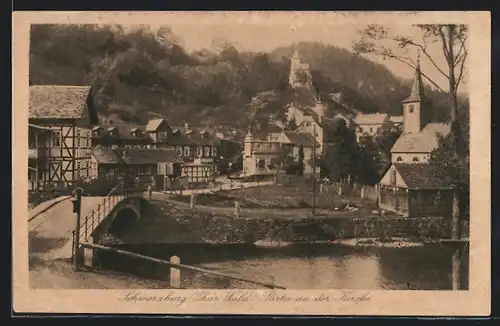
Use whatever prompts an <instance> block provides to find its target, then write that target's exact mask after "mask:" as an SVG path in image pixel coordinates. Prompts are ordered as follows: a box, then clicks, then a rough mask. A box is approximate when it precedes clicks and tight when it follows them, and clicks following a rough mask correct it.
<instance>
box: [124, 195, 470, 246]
mask: <svg viewBox="0 0 500 326" xmlns="http://www.w3.org/2000/svg"><path fill="white" fill-rule="evenodd" d="M149 205H150V207H149V213H150V216H149V217H147V218H143V219H141V220H140V221H137V222H136V223H137V225H134V226H131V228H130V232H127V233H126V234H122V235H120V238H121V239H122V242H123V243H134V244H139V243H174V242H175V243H206V242H208V243H253V242H256V241H259V240H261V241H286V242H311V241H326V240H338V239H349V238H384V239H386V238H391V237H412V238H415V237H416V238H431V239H438V238H449V237H450V233H451V232H450V231H451V226H450V223H451V221H450V220H449V219H445V218H443V217H422V218H395V217H381V216H375V217H359V218H352V217H350V218H342V217H318V218H316V219H314V220H313V219H266V218H240V219H237V218H231V217H228V216H214V215H213V214H210V213H200V212H196V211H185V210H179V209H176V208H173V207H169V206H168V204H161V205H160V204H149ZM464 228H465V230H466V232H467V233H466V234H465V236H467V234H468V226H467V225H466V226H465V227H464Z"/></svg>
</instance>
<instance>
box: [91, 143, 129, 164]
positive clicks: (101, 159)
mask: <svg viewBox="0 0 500 326" xmlns="http://www.w3.org/2000/svg"><path fill="white" fill-rule="evenodd" d="M91 153H92V156H93V157H94V159H95V160H96V161H97V162H98V163H103V164H122V163H123V161H122V159H121V157H120V156H119V155H118V154H117V153H116V152H115V151H113V150H112V149H111V148H108V147H94V148H92V151H91Z"/></svg>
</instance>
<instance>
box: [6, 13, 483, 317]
mask: <svg viewBox="0 0 500 326" xmlns="http://www.w3.org/2000/svg"><path fill="white" fill-rule="evenodd" d="M32 14H33V13H32ZM444 14H446V13H444ZM35 15H36V14H35ZM89 15H90V16H89V17H92V14H89ZM161 15H162V14H157V15H156V16H155V18H156V19H153V18H151V20H148V17H147V14H143V15H142V19H136V21H134V20H133V19H127V17H123V18H124V19H121V20H120V19H115V20H113V19H111V16H105V15H104V16H100V19H97V18H95V19H93V20H92V19H86V20H83V21H79V20H78V17H76V16H73V18H74V20H71V19H70V18H71V16H68V17H69V18H66V19H63V18H64V17H65V16H64V14H63V13H60V14H58V15H53V16H52V17H58V18H59V20H60V22H58V21H57V19H55V20H53V21H54V22H51V21H50V20H47V21H43V19H42V20H41V21H40V22H37V21H36V19H35V21H31V22H30V21H29V20H26V19H25V20H24V21H23V26H25V27H23V28H24V29H25V30H26V33H27V34H28V35H29V39H26V40H25V42H26V44H27V45H26V49H27V50H28V53H23V54H22V58H24V57H26V58H27V62H25V63H23V64H24V65H25V67H24V69H23V71H24V72H27V73H28V74H27V75H25V76H23V78H24V80H23V81H22V84H21V87H22V88H23V91H22V95H21V94H19V97H22V98H23V100H22V101H23V102H16V103H21V104H20V105H19V107H17V108H16V109H15V111H16V112H21V111H22V112H23V113H22V117H23V118H22V119H24V117H26V119H25V120H22V121H21V120H19V119H18V121H17V122H16V125H22V126H23V127H22V128H23V129H22V130H23V134H21V133H20V132H19V130H21V129H19V128H17V132H18V134H16V135H19V134H20V136H16V138H17V139H18V141H19V145H16V147H15V148H16V151H22V149H23V148H24V147H25V148H26V149H27V151H26V154H23V155H25V156H19V155H18V154H16V153H15V152H14V151H13V160H14V161H15V163H14V164H13V165H15V166H16V168H17V169H18V173H17V174H16V176H15V177H14V179H16V180H15V187H17V191H19V192H24V193H25V195H23V196H22V197H18V198H21V199H19V200H17V201H22V198H26V199H27V202H26V201H24V202H21V203H17V202H16V205H19V206H23V207H21V208H17V210H18V212H23V210H24V211H25V212H27V218H22V216H20V215H22V214H25V213H18V214H17V216H16V219H22V223H23V224H22V228H27V231H25V230H24V229H23V230H22V231H20V228H21V227H19V228H18V230H17V231H16V227H17V226H16V223H14V230H13V237H14V238H16V237H19V238H23V240H22V241H23V242H22V243H23V246H20V247H17V249H16V248H14V252H15V254H14V255H13V256H14V259H15V260H16V259H20V260H22V261H23V265H22V266H23V267H20V269H23V275H26V280H24V281H23V282H24V285H23V286H25V287H27V289H25V290H23V291H32V290H52V291H57V290H80V291H81V290H122V291H120V293H121V294H120V295H119V297H120V298H119V299H116V298H115V299H114V300H115V301H117V300H121V301H122V302H125V303H127V302H128V303H143V302H149V301H153V302H154V301H160V302H178V304H184V305H187V302H188V301H194V302H193V303H190V305H191V306H192V307H193V306H195V305H196V304H197V302H203V303H214V302H219V303H221V304H223V302H231V301H235V302H239V303H247V304H249V302H250V301H252V298H251V297H252V296H253V295H254V294H253V293H260V294H259V295H260V299H259V300H258V301H260V303H261V304H264V303H265V301H268V302H273V303H274V302H278V303H279V302H281V301H283V302H285V303H288V304H290V302H291V301H295V302H298V303H301V301H304V303H308V302H309V301H319V302H320V301H327V302H333V301H336V302H344V303H349V302H351V303H356V304H357V303H363V302H366V303H367V304H368V302H371V305H375V306H376V303H374V302H373V296H374V295H375V294H374V293H378V292H379V291H382V292H380V293H384V294H385V293H401V292H400V291H403V292H405V293H410V294H411V293H419V294H418V295H426V293H428V294H427V295H431V294H433V293H436V292H433V291H438V292H443V293H447V294H448V295H452V294H453V293H456V294H455V295H457V296H460V293H468V292H469V290H471V286H472V285H471V284H472V283H473V282H474V280H473V279H472V277H473V275H475V277H479V278H481V277H485V276H487V275H486V274H477V273H476V274H474V273H473V271H472V268H473V267H472V265H473V264H472V263H471V261H472V259H473V258H472V257H473V255H474V252H475V247H473V248H472V249H471V244H470V241H469V239H470V238H472V236H470V232H471V231H472V230H473V228H472V227H470V225H471V224H472V225H475V224H474V223H479V221H480V223H484V224H483V225H486V226H485V227H484V226H482V227H481V230H486V231H487V232H488V233H483V234H482V235H481V234H479V235H478V234H477V232H478V231H477V230H478V228H479V227H478V228H476V230H475V231H474V232H476V233H475V234H476V236H475V238H474V241H476V243H475V244H474V245H478V244H480V245H482V246H483V247H484V246H488V248H489V244H488V243H489V242H488V241H489V239H486V238H489V219H490V216H489V213H488V211H489V206H488V207H486V206H485V205H489V198H483V203H482V204H481V206H482V209H483V211H482V213H476V214H474V216H472V214H471V212H472V208H471V207H472V206H473V201H472V200H471V198H473V197H471V194H472V191H471V183H472V182H473V181H472V179H471V171H478V172H477V177H476V176H475V177H474V178H475V180H476V181H478V180H481V182H483V183H484V187H483V188H481V187H482V186H479V187H478V186H476V188H475V191H476V192H477V191H479V193H478V195H479V196H480V193H481V192H483V193H484V194H486V193H489V190H488V189H489V188H488V187H489V173H488V172H487V171H489V165H488V166H486V162H487V161H488V160H489V157H488V158H486V157H485V158H484V161H483V162H482V163H481V162H480V163H476V164H480V165H479V166H477V168H476V169H477V170H476V169H471V161H473V160H476V161H478V160H481V158H480V157H479V159H477V157H478V156H477V154H476V156H475V158H474V159H473V160H471V159H470V156H471V155H473V153H472V152H471V151H470V148H472V147H476V149H477V147H478V145H479V147H480V146H488V145H487V139H484V137H485V136H484V135H485V134H484V132H483V134H482V135H481V136H479V142H477V140H478V138H476V139H475V141H476V143H475V144H472V143H473V140H472V139H473V137H472V136H471V132H470V131H469V130H471V129H474V128H471V120H472V119H474V118H472V115H473V114H474V115H478V114H479V116H481V115H482V118H481V117H479V118H477V119H483V120H481V121H480V122H479V124H480V125H483V127H487V126H488V125H489V123H490V122H489V118H488V117H489V106H490V104H489V102H488V103H486V102H485V101H489V99H488V98H484V97H483V98H480V99H479V102H474V101H472V100H471V98H472V97H473V96H474V95H473V94H474V93H473V92H474V91H475V89H476V88H477V87H478V85H479V82H477V79H476V80H473V78H472V77H471V76H474V69H476V68H475V66H474V65H475V64H478V63H477V62H478V61H481V60H484V58H481V57H479V58H478V57H477V51H476V52H475V53H474V54H472V51H473V50H471V48H472V46H471V39H473V38H474V37H477V32H476V33H475V34H474V33H473V31H474V30H473V28H472V26H471V25H470V24H469V23H468V21H467V20H466V19H455V20H453V19H452V20H451V21H452V22H453V21H457V23H453V24H451V23H446V24H442V23H439V22H435V20H436V19H428V20H426V19H418V20H415V22H413V21H412V20H411V19H405V18H404V14H399V15H398V14H396V13H395V14H394V15H398V16H395V17H394V19H393V21H391V20H390V19H381V17H379V19H373V23H372V22H371V21H370V19H363V18H362V16H358V15H362V14H356V13H352V14H351V13H344V14H341V15H340V18H338V21H336V20H333V21H332V22H331V23H329V24H320V23H319V21H320V20H319V21H318V22H314V19H311V17H310V16H311V15H314V14H310V15H309V18H307V19H306V18H304V19H302V18H301V17H302V16H300V15H299V14H298V13H295V14H292V13H282V15H284V17H287V18H286V19H283V20H282V21H280V20H279V17H280V16H279V15H280V13H275V14H273V13H267V14H263V13H258V12H254V13H244V12H242V13H238V14H236V13H235V14H234V15H235V16H236V17H238V19H239V20H238V19H236V18H232V19H231V18H230V16H231V14H224V13H213V14H208V13H207V14H201V17H207V16H208V17H209V18H210V19H209V18H205V20H203V19H201V18H200V21H202V23H200V24H197V23H196V21H197V18H196V14H193V13H192V15H191V16H190V15H189V14H186V17H183V16H182V15H181V14H176V13H174V14H172V13H171V14H170V16H167V17H166V18H168V17H173V16H177V18H176V19H175V21H174V20H171V19H161V18H160V17H161ZM164 15H167V14H166V13H165V14H164ZM274 15H276V18H275V19H276V23H274V24H271V23H270V21H272V19H273V17H274ZM304 15H305V17H308V15H307V14H304ZM373 15H374V16H375V17H377V16H376V15H377V13H373ZM407 15H409V16H410V15H411V14H409V13H408V14H407ZM463 15H465V16H463ZM463 15H462V17H467V13H465V12H464V13H463ZM471 15H472V14H471ZM49 16H50V15H49ZM472 16H473V15H472ZM115 17H119V15H118V14H117V16H115ZM134 17H135V16H134ZM137 17H138V16H137ZM137 17H136V18H137ZM321 17H322V16H321V14H318V19H326V18H321ZM346 17H348V20H347V18H346ZM369 17H371V16H369ZM389 17H390V16H389ZM422 17H425V16H422ZM422 17H421V18H422ZM428 17H430V16H428ZM488 17H489V16H488ZM106 18H110V19H106ZM259 18H260V19H261V20H259ZM478 18H479V19H478ZM301 19H302V20H301ZM342 19H343V20H342ZM475 19H476V21H477V20H481V19H484V16H483V18H481V16H480V15H479V16H477V17H475ZM170 20H171V21H172V22H170V23H169V21H170ZM441 20H442V21H444V20H446V19H441ZM127 21H128V22H129V23H127ZM488 26H489V25H488ZM487 28H488V31H489V27H487ZM483 29H484V27H483ZM13 39H14V43H15V42H16V39H15V38H13ZM487 40H488V42H489V38H488V37H487ZM483 45H484V46H486V44H483ZM487 46H489V44H488V45H487ZM487 53H489V50H487V51H484V53H483V54H484V55H485V58H487V59H488V60H489V57H486V56H487ZM479 54H480V55H481V53H479ZM473 55H476V57H474V56H473ZM20 58H21V57H20ZM471 58H472V59H471ZM13 60H15V59H13ZM14 64H15V63H14ZM478 69H479V68H478ZM488 69H489V66H488ZM476 76H477V75H476ZM481 76H489V70H488V71H487V72H486V75H481ZM488 78H489V77H488ZM14 79H15V78H14ZM481 82H482V83H483V85H486V86H489V80H482V81H481ZM16 85H17V84H16ZM488 92H489V90H488ZM14 93H15V92H14ZM487 95H489V93H488V94H487ZM15 96H17V95H15ZM482 96H484V95H482ZM476 99H477V97H476ZM481 101H483V102H481ZM475 103H478V104H475ZM471 108H474V111H472V110H471ZM16 114H17V113H16ZM476 124H477V123H476ZM14 129H16V128H14ZM485 129H488V130H489V128H485ZM474 132H481V131H478V130H477V129H475V130H474ZM488 132H489V131H488ZM13 133H16V130H14V131H13ZM486 136H487V137H488V139H489V134H488V135H486ZM13 138H14V136H13ZM21 138H22V139H23V140H22V141H21V140H20V139H21ZM481 141H483V144H481ZM13 146H14V145H13ZM14 155H17V156H16V158H14ZM479 155H489V148H487V147H485V149H483V150H482V151H481V152H479ZM26 160H27V162H26ZM481 164H482V165H481ZM22 171H25V172H22ZM14 173H15V172H13V174H14ZM475 173H476V172H475ZM474 175H475V174H474ZM26 177H27V178H26ZM26 181H27V182H26ZM486 183H487V184H486ZM25 185H26V186H25ZM485 203H486V204H485ZM26 208H27V211H26ZM473 219H477V220H476V221H473ZM19 225H20V224H19ZM481 238H482V239H481ZM19 241H21V240H19ZM478 241H484V244H483V243H479V242H478ZM13 247H15V241H14V245H13ZM21 248H24V249H21ZM488 248H486V249H483V251H484V250H489V249H488ZM478 254H481V253H480V251H478ZM488 255H489V254H488ZM484 257H485V255H484V254H482V258H484ZM487 258H488V259H489V256H488V257H487ZM24 261H26V262H27V263H26V264H25V263H24ZM477 263H478V261H477V260H476V261H475V264H476V265H477ZM479 263H481V261H479ZM482 266H485V268H486V269H488V271H484V273H489V267H488V266H489V261H488V262H484V263H483V265H482ZM488 275H489V274H488ZM488 278H489V276H488ZM488 284H489V283H488ZM488 286H489V285H488ZM481 287H482V285H481ZM148 290H162V291H164V293H163V294H161V295H160V294H155V295H154V296H150V294H146V293H147V292H145V291H148ZM183 290H195V292H189V293H192V294H190V295H189V296H183V295H182V293H183ZM218 290H225V292H220V291H218ZM252 290H260V292H259V291H257V292H253V291H252ZM284 290H286V291H284ZM288 290H298V291H295V292H296V293H300V292H301V291H309V290H318V291H321V290H322V291H332V290H333V291H336V292H332V293H336V294H335V295H334V294H326V293H328V292H317V293H318V295H319V296H318V295H317V296H316V297H314V299H310V300H309V298H308V297H307V296H305V295H304V296H300V295H299V296H298V297H297V296H295V297H294V296H292V295H290V296H288V299H287V294H286V293H287V291H288ZM211 291H213V292H211ZM228 291H237V292H228ZM262 291H264V292H262ZM339 291H340V292H339ZM422 291H423V292H422ZM450 291H451V292H450ZM482 291H483V292H484V289H483V290H482ZM487 291H488V293H489V289H487ZM53 293H57V292H53ZM75 293H78V291H75ZM82 293H83V292H82ZM154 293H158V292H157V291H155V292H154ZM186 293H187V292H186ZM481 293H482V292H481ZM482 295H483V296H484V295H486V294H485V293H482ZM488 295H489V294H488ZM410 297H411V296H408V297H406V298H410ZM450 298H452V297H450ZM464 298H465V297H462V299H464ZM52 300H53V301H52V302H57V299H56V298H53V299H52ZM54 300H56V301H54ZM75 300H76V299H75ZM89 300H90V299H89ZM408 300H409V299H408ZM422 300H423V299H422ZM263 302H264V303H263ZM393 302H395V303H393V304H396V303H397V300H395V301H393ZM478 302H479V301H478ZM481 302H483V304H485V302H484V300H482V301H481ZM40 304H42V303H38V306H40ZM52 304H54V303H52ZM226 304H227V303H226ZM407 304H409V305H411V302H408V303H407ZM75 305H76V303H75ZM90 305H92V303H87V306H90ZM94 305H96V303H95V304H94ZM110 305H111V303H110ZM136 307H137V305H136ZM482 308H484V309H486V307H482ZM47 309H49V308H47ZM54 309H55V310H57V309H56V308H55V307H54ZM217 309H219V310H220V309H221V308H217ZM228 309H229V312H230V309H231V308H228ZM269 309H270V308H269ZM353 309H356V308H355V307H353ZM358 309H359V307H358Z"/></svg>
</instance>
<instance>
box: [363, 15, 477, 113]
mask: <svg viewBox="0 0 500 326" xmlns="http://www.w3.org/2000/svg"><path fill="white" fill-rule="evenodd" d="M416 27H417V28H419V29H420V30H421V31H422V41H421V42H419V41H416V40H414V39H412V38H409V37H406V36H401V35H396V34H393V33H392V31H391V29H389V28H386V27H384V26H381V25H368V26H367V27H366V28H364V29H362V30H360V31H359V33H360V34H361V38H360V39H359V40H356V41H355V42H354V44H353V49H354V52H355V53H357V54H361V53H364V54H375V55H379V56H382V58H384V59H393V60H397V61H399V62H401V63H403V64H405V65H407V66H409V67H411V68H413V69H415V68H416V66H417V63H416V62H415V61H414V60H413V59H412V58H411V57H409V56H408V50H409V49H410V48H413V49H417V50H418V52H419V53H420V52H422V53H423V54H424V56H425V58H426V59H427V60H428V61H429V62H430V63H431V65H432V66H433V67H434V68H435V69H436V70H437V71H438V72H439V73H440V74H441V75H442V76H444V77H445V78H446V79H447V80H448V90H447V91H446V90H445V88H443V87H441V86H440V85H439V83H438V82H436V81H435V80H434V79H432V78H430V77H429V75H427V74H425V73H424V72H422V76H423V77H424V78H426V79H427V80H428V81H429V82H430V83H431V84H432V85H434V86H435V87H436V88H437V89H438V90H440V91H441V92H443V93H447V94H448V99H449V102H450V108H451V112H450V119H451V121H452V122H455V121H456V116H457V108H458V100H457V92H458V87H459V85H460V83H461V82H462V80H463V78H464V72H465V70H466V69H465V61H466V58H467V55H468V50H467V46H466V42H467V37H468V29H467V26H466V25H452V24H448V25H438V24H432V25H416ZM432 43H440V45H441V48H442V55H443V57H444V59H445V62H446V64H447V67H446V69H443V68H442V67H440V66H439V65H438V64H437V58H433V57H432V56H431V54H430V51H429V50H428V46H429V44H432ZM395 48H396V49H399V50H400V51H399V52H398V51H397V50H395Z"/></svg>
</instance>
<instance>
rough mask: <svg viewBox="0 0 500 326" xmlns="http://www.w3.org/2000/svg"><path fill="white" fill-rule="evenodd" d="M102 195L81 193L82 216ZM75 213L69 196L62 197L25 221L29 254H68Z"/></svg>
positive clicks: (40, 256) (63, 256)
mask: <svg viewBox="0 0 500 326" xmlns="http://www.w3.org/2000/svg"><path fill="white" fill-rule="evenodd" d="M104 198H105V197H82V205H81V217H82V219H83V218H84V217H85V216H87V215H88V214H90V213H91V212H92V210H93V209H96V208H97V206H98V204H99V203H102V202H103V200H104ZM75 226H76V216H75V214H74V213H73V203H72V202H71V200H69V199H68V200H63V201H61V202H59V203H57V204H56V205H54V206H52V207H51V208H49V209H48V210H47V211H45V212H43V213H41V214H39V215H38V216H36V217H35V218H33V219H31V220H30V221H29V222H28V239H29V252H30V258H33V257H36V258H38V259H42V260H55V259H68V258H71V253H72V249H71V245H72V231H74V230H75Z"/></svg>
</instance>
